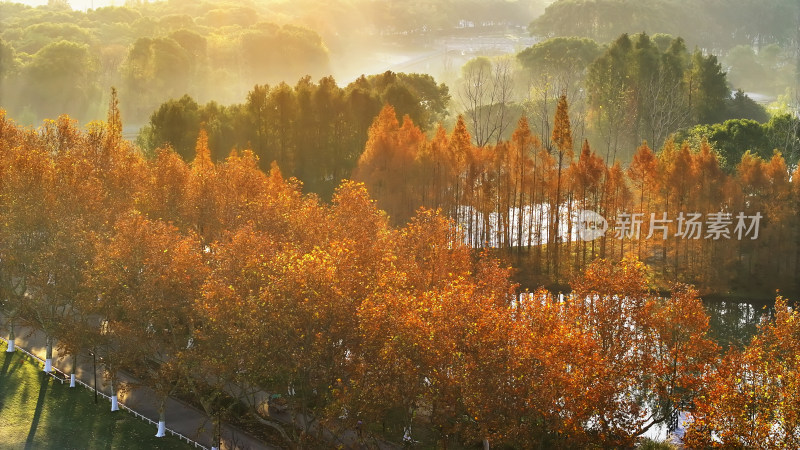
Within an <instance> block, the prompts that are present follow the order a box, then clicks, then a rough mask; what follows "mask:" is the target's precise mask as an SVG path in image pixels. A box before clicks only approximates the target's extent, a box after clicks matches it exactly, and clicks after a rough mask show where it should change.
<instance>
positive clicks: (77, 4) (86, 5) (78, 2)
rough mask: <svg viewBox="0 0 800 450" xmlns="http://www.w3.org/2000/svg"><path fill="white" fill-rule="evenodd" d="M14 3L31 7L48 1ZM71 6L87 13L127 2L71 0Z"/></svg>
mask: <svg viewBox="0 0 800 450" xmlns="http://www.w3.org/2000/svg"><path fill="white" fill-rule="evenodd" d="M12 3H24V4H26V5H30V6H41V5H46V4H47V0H21V1H20V0H16V1H14V0H12ZM69 4H70V6H72V9H75V10H82V11H86V10H87V9H90V8H100V7H103V6H122V5H124V4H125V0H69Z"/></svg>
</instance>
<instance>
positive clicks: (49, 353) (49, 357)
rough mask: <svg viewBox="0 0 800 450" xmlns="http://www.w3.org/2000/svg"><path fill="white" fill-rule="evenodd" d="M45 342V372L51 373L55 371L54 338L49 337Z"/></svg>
mask: <svg viewBox="0 0 800 450" xmlns="http://www.w3.org/2000/svg"><path fill="white" fill-rule="evenodd" d="M45 342H46V343H45V360H44V371H45V373H50V372H52V371H53V338H52V337H50V336H49V335H48V336H47V339H46V340H45Z"/></svg>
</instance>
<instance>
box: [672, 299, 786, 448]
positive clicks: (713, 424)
mask: <svg viewBox="0 0 800 450" xmlns="http://www.w3.org/2000/svg"><path fill="white" fill-rule="evenodd" d="M797 324H798V321H797V311H796V310H795V309H794V308H791V307H789V305H788V303H787V301H786V300H784V299H782V298H780V297H779V298H778V299H777V300H776V302H775V318H774V320H770V321H764V322H763V323H762V324H761V325H760V327H759V328H760V330H759V334H758V335H757V336H756V337H755V338H754V339H753V342H752V343H751V344H750V345H748V346H747V347H746V348H745V349H744V350H743V351H738V350H732V351H731V352H730V353H729V354H728V355H726V356H725V359H724V360H723V361H722V363H721V364H720V365H719V367H718V368H717V369H716V370H715V371H714V372H712V373H711V374H709V377H708V380H707V393H706V394H705V395H704V396H701V397H697V398H696V399H695V410H694V411H693V413H692V416H693V422H692V423H691V424H690V426H689V428H688V431H687V435H686V438H685V440H686V443H687V444H688V445H692V446H705V447H712V446H713V447H725V446H742V447H749V446H758V447H764V446H766V447H772V448H786V447H795V446H797V445H798V444H800V442H798V438H797V436H798V430H800V423H798V418H800V414H798V412H799V411H798V404H797V401H796V395H797V389H798V373H797V364H796V363H795V359H796V351H797V345H798V342H797V335H798V333H797V326H798V325H797Z"/></svg>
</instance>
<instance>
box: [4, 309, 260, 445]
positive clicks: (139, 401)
mask: <svg viewBox="0 0 800 450" xmlns="http://www.w3.org/2000/svg"><path fill="white" fill-rule="evenodd" d="M0 317H1V316H0ZM0 323H2V321H1V320H0ZM15 331H16V339H15V345H16V346H17V347H21V348H23V349H25V350H27V351H28V352H30V353H32V354H33V355H35V356H37V357H39V358H40V359H42V360H44V357H45V336H44V333H42V332H41V331H38V330H33V329H31V328H27V327H21V326H17V327H15ZM0 339H1V340H5V339H4V338H0ZM1 348H2V351H5V350H6V348H7V347H6V345H2V347H1ZM53 366H54V367H56V368H57V369H59V370H61V371H62V372H65V373H71V370H70V368H71V367H72V360H71V357H70V358H67V357H65V356H63V355H59V354H58V349H56V348H53ZM92 369H93V364H92V359H91V358H89V357H85V356H84V357H78V367H77V370H76V371H75V374H76V378H78V379H79V380H81V381H83V382H84V383H86V384H88V385H89V386H94V374H93V370H92ZM120 380H121V381H123V382H125V383H132V382H135V381H136V380H135V379H134V378H133V377H132V376H130V375H129V374H126V373H124V372H123V373H120ZM97 383H98V387H99V389H98V390H99V391H100V392H103V393H105V394H106V395H110V389H109V386H107V385H106V384H105V382H104V380H103V370H102V365H101V364H98V365H97ZM76 389H81V388H80V387H76ZM119 400H120V403H121V404H123V405H124V406H126V407H128V408H129V409H131V410H134V411H136V412H137V413H139V414H141V415H142V416H144V417H147V418H149V419H150V420H152V421H154V422H156V423H158V408H157V402H156V395H155V393H154V392H153V391H152V390H151V389H150V388H147V387H144V386H139V387H133V388H131V389H129V390H127V391H126V392H123V393H121V394H120V395H119ZM101 401H103V402H108V401H107V400H105V399H101ZM108 408H109V414H111V411H110V410H111V405H110V403H108ZM118 414H126V413H125V412H119V413H118ZM166 425H167V428H168V429H171V430H173V431H175V432H178V433H180V434H182V435H184V436H186V437H188V438H189V439H192V440H194V441H196V442H197V443H198V444H200V445H202V446H204V447H205V448H210V447H211V443H212V435H211V433H212V425H211V420H210V419H209V418H208V416H206V414H205V413H204V412H202V411H200V410H198V409H197V408H195V407H193V406H191V405H189V404H186V403H184V402H182V401H179V400H176V399H173V398H169V400H168V401H167V407H166ZM155 433H156V426H155V425H154V426H153V434H154V435H155ZM222 440H223V442H222V449H225V450H259V449H273V448H275V447H271V446H268V445H267V444H265V443H263V442H261V441H259V440H258V439H256V438H254V437H252V436H250V435H248V434H246V433H245V432H243V431H242V430H239V429H236V428H234V427H232V426H230V425H226V424H223V430H222Z"/></svg>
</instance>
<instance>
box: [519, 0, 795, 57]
mask: <svg viewBox="0 0 800 450" xmlns="http://www.w3.org/2000/svg"><path fill="white" fill-rule="evenodd" d="M798 18H800V7H798V4H797V2H794V1H793V0H772V1H769V2H762V1H758V0H742V1H737V2H735V3H731V2H728V1H724V0H713V1H704V2H700V3H698V2H695V1H692V0H678V1H673V2H665V1H661V0H557V1H555V2H552V3H551V4H550V5H549V6H548V7H547V8H546V9H545V13H544V14H543V15H541V16H539V17H537V18H536V19H535V20H534V21H533V22H532V23H531V24H530V27H529V30H530V31H531V33H533V34H535V35H539V36H546V37H556V36H563V37H566V36H578V37H587V38H590V39H594V40H596V41H599V42H606V41H610V40H612V39H614V38H616V37H617V36H619V35H620V34H623V33H629V34H632V33H639V32H641V31H643V30H644V31H647V32H648V33H651V34H655V33H670V34H674V35H677V36H683V37H684V38H685V39H686V40H687V41H688V42H689V43H690V45H692V46H698V47H701V48H704V49H707V50H710V51H726V50H728V49H730V48H732V47H734V46H737V45H747V46H757V47H758V48H759V49H760V48H761V47H764V46H766V45H768V44H773V43H775V44H779V45H781V46H789V47H791V46H793V45H797V40H798V35H797V23H798Z"/></svg>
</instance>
